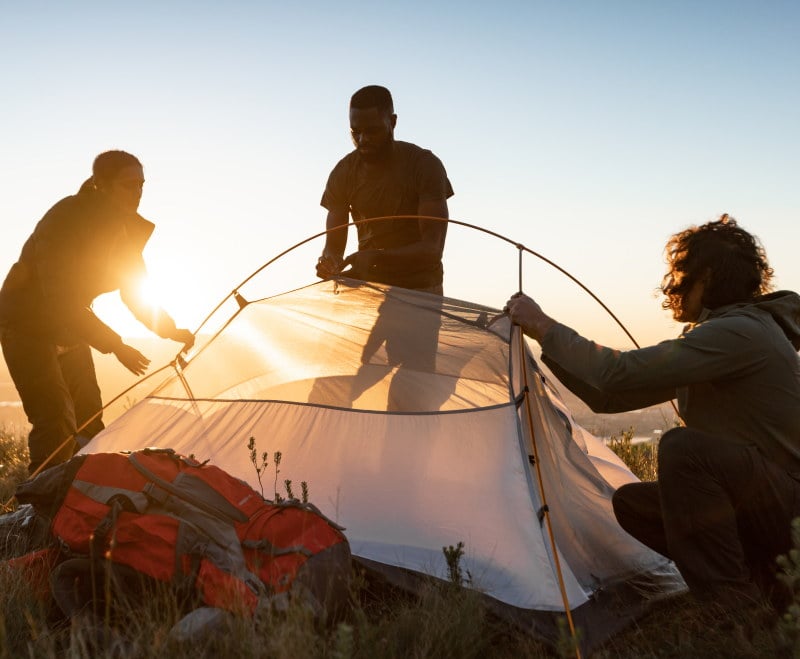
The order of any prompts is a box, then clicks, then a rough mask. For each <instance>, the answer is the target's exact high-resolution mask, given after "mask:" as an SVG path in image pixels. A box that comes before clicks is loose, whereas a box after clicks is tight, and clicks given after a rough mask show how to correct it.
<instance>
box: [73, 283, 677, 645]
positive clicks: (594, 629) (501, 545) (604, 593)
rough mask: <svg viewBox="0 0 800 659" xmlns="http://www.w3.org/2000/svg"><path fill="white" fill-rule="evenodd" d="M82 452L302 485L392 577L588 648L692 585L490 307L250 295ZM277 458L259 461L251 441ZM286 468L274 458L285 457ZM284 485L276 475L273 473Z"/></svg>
mask: <svg viewBox="0 0 800 659" xmlns="http://www.w3.org/2000/svg"><path fill="white" fill-rule="evenodd" d="M232 299H234V300H236V302H238V304H236V305H235V306H234V308H233V309H232V312H231V314H230V317H229V318H228V319H227V320H225V322H224V323H223V324H222V327H221V328H220V329H219V331H217V332H216V334H214V335H213V336H212V337H211V338H210V339H209V340H208V342H206V343H205V344H204V345H203V346H202V347H200V348H199V349H198V350H197V351H196V353H195V354H193V355H190V356H189V358H187V360H185V361H184V360H180V359H178V360H176V362H174V363H173V368H172V369H171V370H169V375H168V376H167V377H165V379H164V380H163V381H162V382H161V384H159V385H158V386H156V387H155V389H154V390H153V391H152V392H151V393H149V394H148V395H147V396H146V397H144V398H142V399H141V400H139V401H137V402H136V403H135V404H133V405H131V406H130V407H129V409H128V410H127V411H126V412H125V413H123V414H122V415H121V416H119V417H118V418H117V419H116V420H114V421H113V422H112V423H110V424H109V426H108V427H107V428H106V430H104V431H103V432H102V433H101V434H99V435H98V436H97V437H95V438H94V440H92V442H90V443H89V445H88V446H87V447H85V449H84V452H100V451H118V450H132V449H138V448H144V447H146V446H159V447H171V448H173V449H175V450H177V451H179V452H181V453H184V454H193V455H194V456H196V457H197V458H198V459H201V460H203V459H210V460H211V461H212V462H213V463H214V464H216V465H218V466H219V467H222V468H223V469H225V470H227V471H228V472H229V473H231V474H234V475H235V476H238V477H239V478H242V479H244V480H246V481H248V482H249V483H250V484H251V485H252V486H253V487H254V488H256V489H257V490H259V489H261V491H262V492H264V494H265V495H266V496H267V497H268V498H271V496H272V494H273V492H274V491H276V490H278V491H282V490H283V488H282V486H281V484H282V483H283V481H284V479H290V480H291V481H292V483H293V488H294V490H295V491H297V490H299V483H300V482H301V481H305V482H306V483H307V484H308V488H309V491H310V500H311V501H312V502H313V503H314V504H315V505H317V506H318V507H319V508H320V509H321V510H322V512H323V513H324V514H325V515H327V516H328V517H330V518H331V519H333V520H334V521H336V522H337V523H339V524H341V525H342V526H344V527H345V529H346V531H345V533H346V535H347V537H348V539H349V541H350V543H351V547H352V551H353V555H354V556H355V557H356V558H357V560H359V561H361V562H362V563H363V564H364V565H367V566H369V567H370V568H372V569H375V570H377V571H379V572H381V573H382V574H384V575H385V576H387V577H388V578H390V579H392V580H393V581H394V582H396V583H404V584H406V585H408V584H413V583H414V581H415V578H416V577H418V576H419V575H431V576H433V577H436V578H440V579H448V567H447V562H446V559H445V556H444V553H443V547H446V546H451V545H452V546H456V545H457V543H459V542H463V544H464V556H463V559H462V562H461V566H462V568H463V571H464V574H468V575H469V578H468V583H467V584H466V585H467V586H468V587H471V588H475V589H477V590H479V591H480V592H481V593H483V594H484V596H485V597H486V599H487V601H488V602H490V603H491V605H492V606H493V607H494V608H495V609H496V610H497V611H498V612H500V613H503V614H504V615H507V616H509V617H511V618H512V619H514V620H515V621H516V622H517V623H518V624H520V625H523V626H525V627H526V628H528V629H530V630H531V631H532V632H533V633H534V634H536V635H538V636H540V637H542V638H544V639H550V640H553V639H555V638H556V637H557V634H558V632H557V626H556V620H557V619H558V618H563V617H564V616H565V614H569V615H568V618H569V619H570V621H571V622H573V623H574V626H575V627H578V628H580V630H581V636H582V639H583V644H584V647H591V646H594V645H596V644H597V643H599V642H602V641H603V640H605V639H606V638H608V637H609V635H610V634H612V633H613V632H614V631H615V630H617V629H618V628H619V627H620V626H621V625H622V624H624V623H626V622H627V621H630V619H631V618H632V617H635V616H637V615H640V614H641V613H642V612H643V611H644V610H646V608H647V606H648V604H649V603H650V602H652V601H653V600H655V599H657V598H663V597H666V596H668V595H671V594H674V593H677V592H681V591H683V590H684V589H685V586H684V584H683V581H682V580H681V578H680V575H679V574H678V572H677V571H676V569H675V567H674V566H673V564H672V563H670V562H669V561H667V560H666V559H665V558H663V557H662V556H660V555H658V554H656V553H654V552H652V551H651V550H649V549H648V548H646V547H645V546H643V545H641V544H639V543H638V542H637V541H636V540H634V539H633V538H632V537H630V536H629V535H627V534H626V533H625V532H624V531H623V530H622V529H621V528H620V527H619V525H618V524H617V523H616V521H615V518H614V514H613V511H612V508H611V495H612V493H613V491H614V489H615V488H616V487H618V486H619V485H621V484H622V483H627V482H631V481H634V480H636V479H635V476H634V475H633V474H632V473H631V472H630V471H629V470H628V469H627V468H626V467H625V465H624V464H623V463H622V462H621V461H620V460H619V459H618V458H617V456H616V455H615V454H614V453H613V452H611V451H610V450H609V449H608V448H607V447H606V446H605V445H604V443H603V442H602V441H601V440H599V439H598V438H596V437H594V436H592V435H591V434H590V433H588V432H586V431H585V430H584V429H582V428H581V427H580V426H579V425H577V424H576V423H575V422H574V420H573V419H572V417H571V415H570V413H569V411H568V410H567V409H566V408H565V406H564V405H563V404H562V402H561V401H560V399H559V397H558V394H557V392H556V391H555V389H554V388H553V387H552V386H551V383H550V382H549V381H548V379H547V377H546V376H545V375H544V373H543V372H542V371H541V369H540V368H539V366H538V365H537V363H536V361H535V359H534V357H533V355H532V353H531V351H530V349H529V347H528V345H527V343H526V340H525V339H524V338H523V337H522V336H521V334H520V331H519V328H518V327H516V326H512V325H511V324H510V323H509V321H508V318H507V317H505V316H502V315H501V314H500V312H499V311H498V310H496V309H491V308H488V307H484V306H481V305H477V304H472V303H469V302H465V301H461V300H456V299H451V298H442V297H438V296H435V295H431V294H427V293H422V292H416V291H410V290H406V289H401V288H396V287H389V286H382V285H374V284H368V283H365V282H361V281H355V280H349V279H346V278H338V279H334V280H327V281H323V282H319V283H316V284H313V285H310V286H307V287H304V288H300V289H297V290H294V291H290V292H287V293H283V294H280V295H275V296H272V297H267V298H263V299H258V300H252V301H248V300H245V299H244V298H243V297H242V296H241V295H239V294H238V293H236V292H234V294H233V297H232ZM251 437H252V438H254V439H255V446H256V451H257V452H258V454H259V455H260V454H261V453H262V452H268V453H269V455H270V456H272V455H273V454H274V452H276V451H280V452H281V454H282V460H281V462H280V465H279V474H276V473H274V471H273V472H268V475H267V476H266V477H265V476H264V475H263V474H258V473H257V471H256V469H255V466H254V463H253V462H252V460H251V456H250V452H249V450H248V442H249V441H250V438H251ZM273 467H274V465H273ZM276 484H277V486H276Z"/></svg>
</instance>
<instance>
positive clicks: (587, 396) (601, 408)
mask: <svg viewBox="0 0 800 659" xmlns="http://www.w3.org/2000/svg"><path fill="white" fill-rule="evenodd" d="M542 361H543V362H544V364H545V365H546V366H547V367H548V368H549V369H550V370H551V371H552V373H553V375H555V376H556V378H558V380H559V382H561V383H562V384H563V385H564V386H565V387H566V388H567V389H569V390H570V391H571V392H572V393H573V394H575V395H576V396H577V397H578V398H580V399H581V400H582V401H583V402H584V403H586V405H588V406H589V409H591V410H592V412H595V413H597V414H615V413H617V412H628V411H629V410H639V409H642V408H643V407H650V406H651V405H658V404H659V403H665V402H667V401H669V400H672V399H673V398H675V396H676V391H675V389H674V388H669V387H667V388H665V389H650V390H639V389H635V390H632V391H621V392H618V393H613V394H612V393H607V392H603V391H601V390H600V389H597V388H595V387H592V386H590V385H588V384H586V383H585V382H584V381H582V380H580V379H579V378H577V377H575V376H574V375H572V374H571V373H570V372H569V371H567V370H565V369H564V368H562V367H561V366H560V365H559V364H558V363H557V362H554V361H553V360H552V359H550V358H549V357H548V356H547V355H546V354H542Z"/></svg>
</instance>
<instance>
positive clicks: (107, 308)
mask: <svg viewBox="0 0 800 659" xmlns="http://www.w3.org/2000/svg"><path fill="white" fill-rule="evenodd" d="M176 278H177V277H176V276H174V275H170V274H166V273H163V272H161V271H160V270H159V269H158V268H153V269H152V270H151V271H150V272H148V274H147V276H146V277H144V278H143V279H142V280H141V281H140V283H139V291H138V292H139V295H140V296H141V299H142V300H143V301H144V302H145V303H147V304H148V305H150V306H152V307H154V308H157V307H160V308H161V309H164V310H165V311H166V312H167V313H168V314H169V315H170V316H172V318H173V319H174V320H175V323H176V324H177V325H178V327H186V328H188V329H189V330H192V331H194V330H195V329H196V327H195V325H196V324H197V322H198V320H197V319H198V316H199V312H200V311H202V310H200V309H198V308H197V304H196V302H195V301H194V300H193V299H192V297H191V296H190V295H187V292H186V291H185V290H179V283H177V282H176ZM92 309H93V311H94V313H95V314H96V315H97V316H98V317H99V318H100V320H102V321H103V322H104V323H105V324H106V325H108V326H109V327H111V329H113V330H114V331H115V332H116V333H117V334H119V335H120V336H122V337H123V338H129V337H145V336H153V334H152V332H151V331H150V330H149V329H148V328H147V327H145V326H144V325H143V324H142V323H141V322H139V321H138V320H137V319H136V317H135V316H134V315H133V313H131V311H130V310H129V309H128V308H127V307H126V306H125V304H124V303H123V302H122V299H121V297H120V294H119V292H118V291H113V292H111V293H106V294H104V295H101V296H99V297H98V298H97V299H95V301H94V304H93V305H92Z"/></svg>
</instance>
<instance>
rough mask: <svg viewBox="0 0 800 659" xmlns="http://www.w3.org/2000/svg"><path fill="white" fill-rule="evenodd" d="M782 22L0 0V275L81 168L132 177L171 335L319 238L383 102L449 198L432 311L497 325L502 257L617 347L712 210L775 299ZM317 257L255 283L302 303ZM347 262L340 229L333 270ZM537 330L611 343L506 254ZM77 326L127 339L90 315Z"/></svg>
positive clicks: (789, 119)
mask: <svg viewBox="0 0 800 659" xmlns="http://www.w3.org/2000/svg"><path fill="white" fill-rule="evenodd" d="M798 34H800V3H797V2H795V1H786V2H781V1H772V2H770V1H753V2H747V1H738V0H730V1H724V2H723V1H719V2H717V1H710V0H709V1H703V0H692V1H688V0H676V1H672V2H642V1H641V0H630V1H625V0H605V1H603V2H600V1H588V0H586V1H583V0H574V1H572V2H538V1H535V0H528V1H526V2H503V1H496V2H491V3H489V2H475V3H464V2H437V1H436V0H426V1H425V2H413V1H412V2H400V3H376V2H354V1H349V0H343V1H341V2H336V3H334V2H320V1H316V0H308V1H306V2H302V3H287V2H272V1H262V2H236V1H235V0H232V1H230V2H226V3H218V2H207V1H203V0H194V1H193V2H169V1H165V0H161V1H159V2H151V1H150V0H142V1H140V2H136V3H121V2H108V1H106V2H83V1H81V0H74V1H72V2H69V3H62V2H39V1H37V0H32V1H30V2H26V3H20V2H14V1H12V0H0V85H2V99H3V100H2V103H0V136H2V137H0V181H1V182H2V183H0V186H1V187H0V192H1V194H0V217H1V218H2V241H0V270H2V271H3V273H0V276H2V274H4V273H5V271H6V270H7V269H8V267H10V266H11V264H12V263H13V262H14V261H15V260H16V258H17V256H18V254H19V250H20V248H21V246H22V244H23V242H24V241H25V239H26V238H27V236H28V235H29V234H30V232H31V230H32V229H33V227H34V225H35V223H36V222H37V221H38V220H39V219H40V218H41V216H42V215H43V214H44V213H45V212H46V211H47V209H48V208H49V207H50V206H52V205H53V204H54V203H55V202H56V201H57V200H59V199H61V198H62V197H64V196H67V195H69V194H74V193H75V192H76V191H77V189H78V187H79V186H80V184H81V182H82V181H83V180H84V179H85V178H87V177H88V176H89V174H90V169H91V162H92V160H93V159H94V156H95V155H97V154H98V153H100V152H102V151H105V150H108V149H114V148H120V149H124V150H127V151H130V152H132V153H134V154H136V155H137V156H138V157H139V158H140V160H141V161H142V162H143V164H144V167H145V176H146V178H147V182H146V184H145V189H144V195H143V198H142V203H141V206H140V209H139V210H140V212H141V213H142V215H144V216H145V217H147V218H148V219H150V220H152V221H153V222H155V223H156V225H157V228H156V231H155V233H154V234H153V236H152V238H151V240H150V243H149V245H148V247H147V249H146V251H145V260H146V262H147V265H148V271H149V273H150V278H151V282H152V285H153V288H154V290H156V291H157V292H158V294H159V296H160V299H161V301H162V303H163V305H164V307H165V308H166V309H167V310H168V311H170V312H171V313H172V315H173V316H175V318H176V320H177V321H178V323H179V325H184V326H187V327H189V328H190V329H192V330H194V329H196V328H197V325H198V324H199V323H200V321H201V320H202V319H203V318H204V317H205V316H206V314H207V313H208V312H209V311H211V309H212V308H213V307H215V306H216V304H217V303H218V302H219V301H220V300H221V299H222V298H223V297H224V296H225V295H227V294H228V293H229V292H230V291H231V290H232V289H233V288H234V287H235V286H237V285H238V284H239V283H240V282H241V281H242V280H244V279H245V278H246V277H248V275H250V273H252V272H253V271H254V270H256V269H257V268H259V267H260V266H261V265H262V264H264V263H265V262H267V261H268V260H269V259H272V258H273V257H274V256H276V255H277V254H279V253H280V252H282V251H284V250H286V249H288V248H289V247H291V246H292V245H294V244H295V243H297V242H300V241H303V240H305V239H307V238H309V237H310V236H313V235H314V234H316V233H318V232H320V231H322V230H323V228H324V219H325V211H324V209H322V208H321V207H320V205H319V201H320V197H321V194H322V190H323V188H324V185H325V181H326V179H327V176H328V174H329V172H330V170H331V168H332V167H333V166H334V164H335V163H336V162H337V161H338V160H339V159H340V158H341V157H343V156H344V155H345V154H346V153H347V152H348V151H350V150H351V149H352V144H351V142H350V136H349V127H348V118H347V104H348V101H349V97H350V95H351V94H352V93H353V92H354V91H355V90H356V89H358V88H360V87H362V86H364V85H366V84H382V85H385V86H387V87H388V88H389V89H390V90H391V91H392V93H393V96H394V101H395V110H396V112H397V115H398V123H397V128H396V131H395V137H396V138H397V139H401V140H406V141H410V142H414V143H416V144H419V145H420V146H423V147H425V148H429V149H431V150H432V151H433V152H434V153H435V154H436V155H437V156H439V157H440V158H441V160H442V161H443V163H444V165H445V167H446V169H447V172H448V176H449V178H450V180H451V182H452V185H453V188H454V190H455V196H454V197H453V198H452V199H451V200H450V202H449V208H450V216H451V218H453V219H456V220H459V221H461V222H465V223H469V224H474V225H478V226H481V227H485V228H486V229H488V230H490V231H493V232H495V233H498V234H501V235H502V236H505V237H506V238H508V239H509V240H510V241H511V243H508V242H504V241H501V240H498V239H494V238H491V237H489V236H488V235H486V234H484V233H481V232H479V231H476V230H471V229H467V228H463V227H461V226H457V225H451V226H450V228H449V232H448V240H447V245H446V248H445V256H444V265H445V281H444V288H445V294H447V295H450V296H454V297H457V298H461V299H467V300H471V301H475V302H481V303H483V304H487V305H490V306H493V307H498V308H499V307H502V306H503V304H504V303H505V300H506V299H507V298H508V296H509V295H510V294H512V293H514V292H515V291H516V290H517V289H518V288H519V260H518V256H519V252H518V249H517V248H516V247H515V246H514V244H513V243H517V244H521V245H524V246H525V247H526V248H529V249H531V250H534V251H536V252H538V253H540V254H542V255H543V256H545V257H547V258H548V259H550V260H552V261H554V262H556V263H557V264H558V265H559V266H561V267H562V268H564V269H565V270H567V271H568V272H570V273H571V274H572V275H573V276H574V277H576V278H577V279H579V280H580V281H581V282H583V284H584V285H585V286H587V287H588V288H589V289H590V290H591V291H593V292H594V294H595V295H597V297H599V298H600V299H601V300H602V301H603V302H604V303H605V304H606V305H607V306H608V307H609V308H610V309H611V310H612V311H613V312H614V313H615V314H616V315H617V317H618V318H619V319H620V320H621V322H622V323H623V324H624V325H625V326H626V327H627V328H628V330H629V331H630V332H631V333H632V335H633V336H634V337H635V339H636V340H637V341H638V342H639V343H640V344H641V345H645V344H649V343H653V342H656V341H659V340H663V339H666V338H670V337H671V336H674V335H675V334H676V333H677V332H678V331H679V328H678V326H677V325H676V324H675V323H674V322H673V321H671V320H670V319H669V316H668V315H667V314H666V312H665V311H663V310H662V309H661V307H660V298H659V297H658V295H656V289H657V287H658V285H659V283H660V281H661V277H662V275H663V274H664V270H665V266H664V261H663V252H662V250H663V246H664V243H665V241H666V240H667V238H668V237H669V236H670V235H671V234H672V233H673V232H675V231H678V230H681V229H684V228H686V227H687V226H689V225H692V224H698V223H703V222H706V221H709V220H713V219H716V218H717V217H718V216H719V215H720V214H721V213H724V212H727V213H729V214H731V215H732V216H733V217H735V218H737V220H738V221H739V222H740V223H741V224H742V225H743V226H744V227H745V228H746V229H748V230H750V231H751V232H752V233H755V234H756V235H757V236H759V237H760V238H761V240H762V241H763V243H764V245H765V246H766V249H767V254H768V256H769V257H770V260H771V262H772V265H773V266H774V268H775V271H776V279H775V284H776V285H777V287H778V288H789V289H795V290H796V289H798V288H800V259H798V258H797V257H796V249H797V246H798V245H800V228H798V227H800V221H799V220H800V180H799V179H800V162H799V161H800V156H799V155H798V154H800V120H799V119H800V116H798V107H800V38H798ZM321 249H322V240H321V239H317V240H316V241H312V242H310V243H308V244H307V245H306V246H305V247H304V248H301V249H298V250H295V251H293V252H291V253H290V255H289V256H287V257H286V258H285V259H282V260H281V261H280V262H279V263H280V266H275V267H274V268H272V267H270V268H267V269H266V270H264V271H263V272H262V274H261V275H260V279H263V281H264V283H263V286H264V294H266V293H269V292H279V291H280V290H286V289H290V288H295V287H297V286H302V285H305V284H309V283H312V282H313V281H315V280H316V278H315V276H314V262H315V260H316V256H318V254H319V252H320V251H321ZM354 249H355V242H354V235H353V232H352V231H351V236H350V242H349V249H348V252H349V251H352V250H354ZM522 284H523V285H522V288H523V290H524V291H525V292H527V293H528V294H530V295H532V296H533V297H534V298H535V299H537V300H538V301H539V302H540V303H541V304H542V306H543V308H544V310H545V311H546V312H548V313H549V314H550V315H552V316H554V317H555V318H557V319H559V320H562V321H563V322H566V323H567V324H570V325H571V326H573V327H575V329H577V330H578V331H579V332H581V333H582V334H584V335H585V336H588V337H589V338H592V339H595V340H598V341H600V342H602V343H605V344H609V345H614V346H617V347H622V348H626V347H631V344H630V342H629V341H628V339H627V338H626V337H625V335H624V334H623V333H622V331H621V330H620V328H619V327H617V326H616V325H615V324H614V322H613V321H612V320H611V319H610V317H609V316H608V315H607V314H606V313H605V312H604V311H603V310H602V309H601V308H600V307H599V305H597V303H596V302H594V301H593V300H592V299H591V298H590V297H589V296H588V295H587V294H586V293H585V292H584V291H583V290H581V289H580V288H579V287H578V286H576V285H575V284H574V283H573V282H572V281H570V280H569V279H568V278H566V277H565V276H563V275H562V274H560V273H558V272H557V271H555V270H554V269H552V268H550V267H549V266H546V265H544V264H542V263H541V262H539V261H538V260H537V259H535V258H533V257H530V256H525V257H524V258H523V259H522ZM96 310H97V313H98V315H100V316H101V317H103V318H104V320H106V321H107V322H108V323H109V324H110V325H111V326H112V327H114V328H115V329H117V330H118V331H120V332H121V333H123V334H126V335H136V334H137V333H141V332H142V329H141V327H140V326H138V325H137V324H136V322H135V321H133V320H132V319H131V318H130V317H127V316H126V315H125V313H124V310H121V309H120V305H119V303H118V302H116V298H114V299H113V300H100V301H99V302H98V304H97V305H96Z"/></svg>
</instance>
